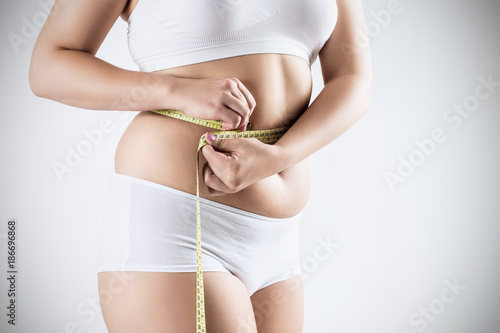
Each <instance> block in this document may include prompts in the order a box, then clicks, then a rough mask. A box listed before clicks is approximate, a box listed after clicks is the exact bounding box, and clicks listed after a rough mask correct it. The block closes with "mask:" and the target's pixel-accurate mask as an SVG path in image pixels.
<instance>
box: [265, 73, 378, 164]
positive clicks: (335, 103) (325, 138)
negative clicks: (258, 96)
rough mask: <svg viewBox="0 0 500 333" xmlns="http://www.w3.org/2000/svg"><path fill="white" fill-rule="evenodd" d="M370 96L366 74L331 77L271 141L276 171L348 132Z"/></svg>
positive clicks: (296, 161) (367, 103)
mask: <svg viewBox="0 0 500 333" xmlns="http://www.w3.org/2000/svg"><path fill="white" fill-rule="evenodd" d="M370 98H371V79H369V78H367V77H362V76H358V75H343V76H339V77H337V78H334V79H332V80H330V81H329V82H328V83H327V84H326V85H325V87H324V88H323V90H322V91H321V93H320V94H319V95H318V97H317V98H316V99H315V100H314V102H313V103H312V104H311V105H310V106H309V108H308V109H307V110H306V111H305V112H304V113H303V114H302V115H301V116H300V118H299V119H298V120H297V121H296V122H295V123H294V124H293V126H292V127H291V128H290V129H289V130H288V131H287V132H286V133H285V135H284V136H283V137H282V138H281V139H280V140H279V141H278V142H277V143H275V144H274V146H275V148H276V154H277V160H278V161H279V163H278V167H279V171H282V170H284V169H286V168H288V167H290V166H292V165H294V164H296V163H298V162H300V161H302V160H303V159H305V158H307V157H308V156H309V155H311V154H313V153H314V152H316V151H318V150H319V149H321V148H323V147H324V146H326V145H328V144H329V143H331V142H332V141H334V140H335V139H336V138H338V137H339V136H340V135H342V134H343V133H344V132H345V131H347V130H348V129H349V128H350V127H351V126H352V125H353V124H354V123H356V122H357V121H358V120H359V119H360V118H361V117H362V116H363V115H364V114H365V113H366V112H367V111H368V108H369V103H370ZM279 171H278V172H279Z"/></svg>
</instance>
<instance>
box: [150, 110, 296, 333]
mask: <svg viewBox="0 0 500 333" xmlns="http://www.w3.org/2000/svg"><path fill="white" fill-rule="evenodd" d="M151 112H155V113H158V114H161V115H164V116H168V117H172V118H176V119H180V120H185V121H188V122H190V123H194V124H197V125H201V126H205V127H209V128H213V129H216V130H219V131H217V132H212V134H213V135H214V136H215V137H216V138H219V139H235V138H256V139H258V140H259V141H261V142H264V143H275V142H277V141H278V140H279V139H280V138H281V137H282V136H283V134H285V133H286V131H287V130H288V129H289V127H280V128H274V129H267V130H255V131H250V130H247V131H245V132H241V131H239V130H238V131H236V130H233V131H222V125H221V122H220V121H218V120H205V119H198V118H193V117H191V116H188V115H187V114H185V113H183V112H181V111H178V110H155V111H151ZM247 129H250V123H248V125H247ZM207 144H208V142H207V139H206V134H203V135H202V136H201V138H200V141H199V143H198V150H197V152H196V333H206V327H205V292H204V290H203V265H202V262H201V218H200V181H199V176H198V173H199V160H200V149H201V148H202V147H203V146H205V145H207Z"/></svg>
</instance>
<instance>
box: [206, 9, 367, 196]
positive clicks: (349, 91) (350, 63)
mask: <svg viewBox="0 0 500 333" xmlns="http://www.w3.org/2000/svg"><path fill="white" fill-rule="evenodd" d="M332 1H333V0H332ZM337 6H338V20H337V25H336V27H335V29H334V31H333V33H332V35H331V37H330V39H329V40H328V41H327V42H326V44H325V45H324V46H323V48H322V50H321V52H320V54H319V57H320V61H321V68H322V72H323V79H324V82H325V87H324V88H323V90H322V91H321V93H320V94H319V95H318V97H317V98H316V99H315V100H314V102H313V103H312V104H311V105H310V106H309V108H308V109H307V110H306V111H305V112H304V113H303V114H302V115H301V116H300V118H299V119H298V120H297V121H296V122H295V123H294V124H293V125H292V127H291V128H290V129H289V130H288V131H287V132H286V133H285V135H284V136H283V137H282V138H281V139H280V140H279V141H278V142H277V143H275V144H274V145H268V144H263V143H260V142H258V141H257V139H254V140H251V139H250V140H249V139H243V140H239V139H232V140H221V139H216V140H215V141H213V142H211V141H209V143H210V145H207V146H205V147H203V149H202V152H203V154H204V156H205V158H206V159H207V162H208V167H207V166H204V168H203V176H204V180H205V183H206V185H207V187H208V189H209V191H210V193H211V194H212V195H223V194H224V193H235V192H238V191H240V190H242V189H244V188H246V187H248V186H250V185H251V184H253V183H255V182H256V181H258V180H261V179H263V178H266V177H268V176H271V175H274V174H276V173H279V172H281V171H283V170H285V169H287V168H289V167H291V166H292V165H294V164H296V163H297V162H300V161H301V160H303V159H305V158H306V157H308V156H309V155H311V154H312V153H314V152H316V151H317V150H319V149H320V148H322V147H324V146H326V145H327V144H329V143H330V142H332V141H333V140H335V139H336V138H337V137H339V136H340V135H341V134H342V133H344V132H345V131H347V129H349V128H350V127H351V126H352V125H353V124H354V123H355V122H356V121H358V120H359V119H360V118H361V117H362V116H363V115H364V114H365V113H366V112H367V110H368V107H369V102H370V97H371V80H372V72H371V56H370V49H369V47H368V46H367V45H366V46H365V47H358V46H357V45H358V44H357V42H356V32H359V31H361V32H365V30H366V24H365V18H364V14H363V8H362V6H361V0H337Z"/></svg>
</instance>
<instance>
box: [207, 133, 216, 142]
mask: <svg viewBox="0 0 500 333" xmlns="http://www.w3.org/2000/svg"><path fill="white" fill-rule="evenodd" d="M206 137H207V140H208V141H210V142H214V141H215V136H214V135H213V134H212V133H210V132H207V135H206Z"/></svg>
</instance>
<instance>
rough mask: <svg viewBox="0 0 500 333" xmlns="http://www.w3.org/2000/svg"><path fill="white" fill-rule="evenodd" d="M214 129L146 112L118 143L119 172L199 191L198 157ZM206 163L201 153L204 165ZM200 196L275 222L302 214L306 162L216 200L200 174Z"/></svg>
mask: <svg viewBox="0 0 500 333" xmlns="http://www.w3.org/2000/svg"><path fill="white" fill-rule="evenodd" d="M207 131H210V129H209V128H207V127H203V126H199V125H196V124H192V123H189V122H186V121H183V120H179V119H175V118H170V117H165V116H163V115H159V114H156V113H152V112H141V113H139V114H138V115H137V116H136V117H135V118H134V120H133V121H132V122H131V123H130V125H129V127H128V128H127V129H126V130H125V132H124V134H123V136H122V137H121V139H120V142H119V143H118V146H117V149H116V154H115V172H117V173H121V174H124V175H129V176H133V177H136V178H140V179H144V180H148V181H151V182H154V183H158V184H161V185H164V186H169V187H171V188H174V189H177V190H180V191H183V192H187V193H190V194H195V193H196V153H197V148H198V142H199V139H200V137H201V136H202V135H203V134H204V133H206V132H207ZM205 163H206V160H205V158H204V157H203V154H200V160H199V165H200V167H201V166H203V165H204V164H205ZM198 175H199V176H200V197H202V198H206V199H208V200H212V201H214V202H218V203H221V204H225V205H228V206H232V207H235V208H239V209H243V210H246V211H249V212H252V213H256V214H259V215H263V216H268V217H274V218H286V217H290V216H294V215H296V214H297V213H299V212H300V211H301V210H302V209H303V208H304V207H305V205H306V203H307V200H308V197H309V170H308V165H307V160H304V161H302V162H299V163H297V164H296V165H294V166H292V167H290V168H288V169H286V170H284V171H282V172H281V173H279V174H275V175H273V176H271V177H268V178H265V179H263V180H260V181H258V182H256V183H254V184H253V185H251V186H249V187H247V188H245V189H243V190H241V191H239V192H237V193H234V194H226V195H223V196H220V197H213V196H211V195H210V194H209V192H208V190H207V189H206V186H205V183H204V182H203V176H202V174H201V168H200V172H199V174H198Z"/></svg>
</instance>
